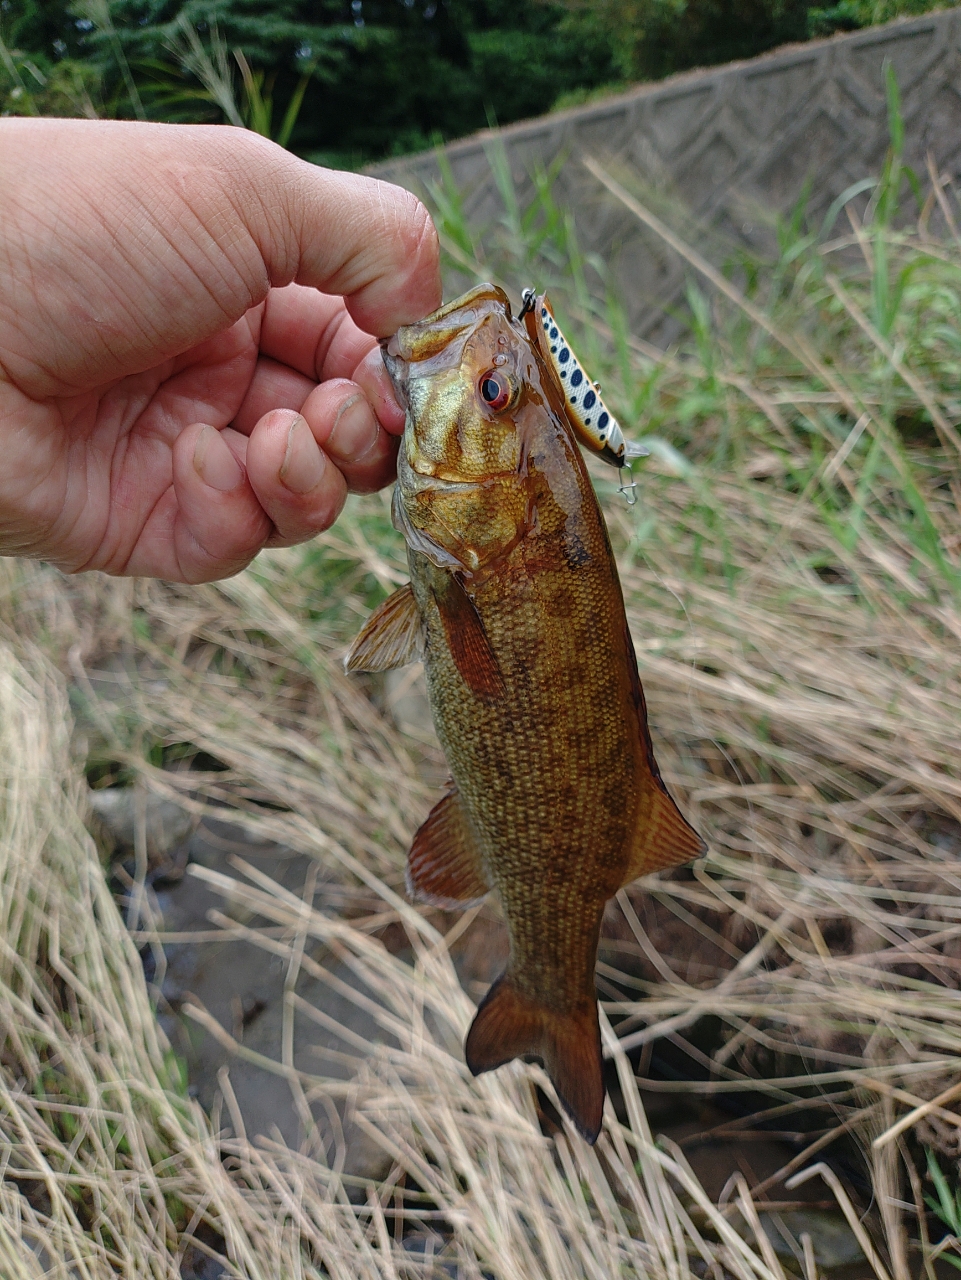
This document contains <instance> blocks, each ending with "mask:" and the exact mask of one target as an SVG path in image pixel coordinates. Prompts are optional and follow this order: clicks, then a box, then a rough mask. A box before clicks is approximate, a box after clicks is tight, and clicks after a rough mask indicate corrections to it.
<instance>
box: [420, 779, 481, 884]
mask: <svg viewBox="0 0 961 1280" xmlns="http://www.w3.org/2000/svg"><path fill="white" fill-rule="evenodd" d="M489 891H490V885H489V884H488V883H487V877H486V875H485V874H484V867H483V863H482V861H481V856H480V851H479V849H478V848H477V842H476V840H475V839H474V835H473V832H472V831H471V829H470V823H469V821H468V819H467V814H466V813H465V812H464V806H463V804H462V802H461V798H460V794H459V793H458V791H457V788H456V787H455V788H454V789H453V790H452V791H449V792H448V793H447V795H446V796H444V797H443V799H441V800H439V801H438V802H437V804H435V805H434V807H433V809H431V811H430V813H429V814H428V815H427V818H426V820H425V821H424V822H423V823H422V825H421V827H420V828H419V830H418V832H417V834H416V835H415V836H414V842H413V844H412V845H411V847H410V853H409V854H408V855H407V892H408V893H409V894H410V896H411V897H412V898H416V899H419V900H420V901H421V902H426V903H429V904H430V905H431V906H434V907H448V908H458V909H462V908H464V907H471V906H475V905H476V904H477V903H478V902H480V901H481V900H482V899H483V898H485V897H486V896H487V894H488V893H489Z"/></svg>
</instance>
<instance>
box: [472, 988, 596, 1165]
mask: <svg viewBox="0 0 961 1280" xmlns="http://www.w3.org/2000/svg"><path fill="white" fill-rule="evenodd" d="M464 1053H465V1056H466V1058H467V1065H468V1067H469V1068H470V1070H471V1071H472V1072H473V1074H474V1075H475V1076H479V1075H480V1074H481V1073H482V1072H484V1071H493V1070H494V1068H495V1067H502V1066H503V1065H504V1063H505V1062H510V1060H511V1059H512V1058H521V1057H525V1056H527V1055H530V1056H532V1057H537V1058H540V1059H541V1061H542V1062H543V1063H544V1066H545V1068H546V1070H547V1074H548V1075H549V1076H550V1078H551V1082H552V1083H553V1085H554V1088H555V1089H556V1090H557V1096H558V1098H560V1100H561V1102H562V1103H563V1105H564V1110H565V1111H566V1112H567V1114H568V1115H569V1116H570V1118H571V1119H572V1120H573V1122H574V1124H575V1125H576V1127H577V1130H578V1132H579V1133H580V1134H581V1135H582V1137H584V1138H585V1139H586V1140H587V1141H588V1142H590V1143H591V1144H593V1143H594V1142H596V1141H597V1135H598V1134H599V1133H600V1131H601V1118H602V1115H603V1111H604V1079H603V1073H602V1066H601V1029H600V1026H599V1024H598V1020H597V1002H596V1001H593V1000H592V1001H591V1002H590V1004H585V1005H584V1007H583V1008H582V1009H578V1010H577V1011H576V1012H573V1013H554V1012H553V1011H552V1010H550V1009H548V1008H546V1007H545V1006H544V1005H539V1004H536V1003H535V1002H534V1001H532V1000H528V999H527V998H526V997H525V996H523V995H522V994H521V993H520V992H519V991H518V990H517V989H516V988H515V987H514V986H512V985H511V982H510V979H509V977H508V976H507V975H506V974H503V975H502V976H501V977H500V978H498V979H497V981H496V982H495V983H494V985H493V986H492V987H491V989H490V991H488V993H487V995H486V996H485V997H484V999H483V1001H482V1002H481V1005H480V1008H479V1009H478V1010H477V1016H476V1017H475V1018H474V1021H473V1024H472V1025H471V1029H470V1031H469V1032H468V1034H467V1043H466V1045H465V1046H464Z"/></svg>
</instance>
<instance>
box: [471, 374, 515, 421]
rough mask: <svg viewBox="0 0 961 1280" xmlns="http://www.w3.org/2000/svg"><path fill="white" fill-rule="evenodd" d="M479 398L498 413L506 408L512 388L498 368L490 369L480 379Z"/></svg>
mask: <svg viewBox="0 0 961 1280" xmlns="http://www.w3.org/2000/svg"><path fill="white" fill-rule="evenodd" d="M479 385H480V393H481V399H482V400H483V401H484V402H485V403H486V404H488V405H490V407H491V408H492V409H493V410H494V412H495V413H498V412H499V411H500V410H501V409H506V408H507V406H508V405H509V404H510V402H511V396H512V394H513V389H512V387H511V384H510V382H509V381H508V379H507V378H506V377H505V376H504V374H503V373H501V372H500V371H499V370H498V369H491V370H490V371H489V372H488V373H485V374H484V375H483V377H482V378H481V380H480V384H479Z"/></svg>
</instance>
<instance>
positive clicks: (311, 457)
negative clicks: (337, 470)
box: [279, 417, 327, 493]
mask: <svg viewBox="0 0 961 1280" xmlns="http://www.w3.org/2000/svg"><path fill="white" fill-rule="evenodd" d="M326 468H327V459H326V458H325V457H324V455H323V453H322V452H321V451H320V449H318V447H317V442H316V440H315V439H314V437H313V433H312V432H311V430H310V427H308V425H307V423H306V422H305V420H304V419H303V418H301V417H297V418H294V420H293V422H292V423H291V424H290V430H289V431H288V432H287V452H286V453H285V454H284V460H283V462H282V463H281V466H280V473H279V474H280V483H281V484H282V485H283V486H284V488H285V489H289V490H290V492H291V493H310V491H311V489H316V488H317V486H318V485H319V484H320V481H321V477H322V476H323V474H324V471H325V470H326Z"/></svg>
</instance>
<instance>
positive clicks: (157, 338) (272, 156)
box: [0, 118, 440, 582]
mask: <svg viewBox="0 0 961 1280" xmlns="http://www.w3.org/2000/svg"><path fill="white" fill-rule="evenodd" d="M0 175H2V177H0V460H2V461H0V554H4V555H26V556H33V557H37V558H43V559H47V560H50V561H52V562H53V563H55V564H57V565H59V566H60V567H61V568H63V569H67V570H69V571H79V570H82V569H103V570H105V571H106V572H108V573H113V574H145V575H149V576H153V577H160V578H167V579H171V580H176V581H182V582H204V581H210V580H212V579H215V578H223V577H227V576H229V575H230V574H233V573H236V572H238V571H239V570H240V569H242V568H243V567H244V566H245V565H246V564H248V563H249V562H250V561H251V560H252V559H253V557H254V556H255V555H256V554H257V552H258V551H259V550H260V549H261V548H262V547H264V546H284V545H290V544H292V543H295V542H302V541H304V540H306V539H307V538H310V537H312V536H313V535H314V534H315V533H318V532H319V531H320V530H322V529H325V528H327V527H328V525H330V524H331V523H332V522H333V521H334V519H335V518H336V516H337V514H338V513H339V511H340V509H341V507H342V506H343V503H344V499H345V497H346V493H347V490H348V489H355V490H358V491H361V492H363V491H368V490H372V489H375V488H378V487H380V486H381V485H384V484H386V483H387V482H388V481H389V480H390V479H391V478H392V477H393V469H394V458H395V454H396V437H397V435H398V434H399V433H400V431H401V430H402V428H403V412H402V411H401V410H400V409H399V408H398V406H397V404H396V402H395V400H394V398H393V394H392V392H391V389H390V383H389V380H388V379H387V375H386V373H385V371H384V370H383V366H382V362H381V359H380V352H379V351H378V350H377V346H376V337H380V336H386V335H388V334H390V333H393V331H394V330H395V329H396V328H398V326H400V325H401V324H407V323H410V322H411V321H414V320H418V319H420V318H421V317H422V316H424V315H425V314H426V313H427V312H429V311H431V310H433V309H434V308H435V307H436V306H437V305H438V303H439V301H440V278H439V270H438V255H437V240H436V234H435V232H434V229H433V225H432V224H431V222H430V219H429V217H428V215H427V213H426V211H425V210H424V208H423V207H422V206H421V205H419V204H418V203H417V201H416V200H415V199H414V197H413V196H411V195H409V194H408V193H407V192H406V191H402V190H401V189H400V188H398V187H393V186H390V185H388V184H386V183H381V182H376V181H375V180H373V179H371V178H364V177H360V176H358V175H354V174H347V173H336V172H331V171H328V170H324V169H319V168H316V167H315V166H312V165H309V164H306V163H305V162H304V161H301V160H298V159H296V158H295V157H294V156H292V155H290V154H289V153H287V152H285V151H282V150H281V149H280V148H279V147H277V146H275V145H274V144H273V143H270V142H267V141H266V140H265V139H263V138H259V137H257V136H256V135H255V134H252V133H249V132H247V131H246V130H242V129H233V128H228V127H223V126H210V127H207V126H197V125H153V124H135V123H126V122H119V121H78V120H35V119H14V118H8V119H5V120H2V121H0ZM372 335H373V336H372Z"/></svg>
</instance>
